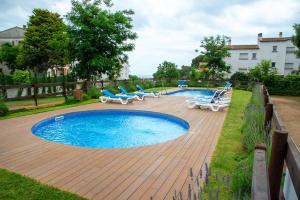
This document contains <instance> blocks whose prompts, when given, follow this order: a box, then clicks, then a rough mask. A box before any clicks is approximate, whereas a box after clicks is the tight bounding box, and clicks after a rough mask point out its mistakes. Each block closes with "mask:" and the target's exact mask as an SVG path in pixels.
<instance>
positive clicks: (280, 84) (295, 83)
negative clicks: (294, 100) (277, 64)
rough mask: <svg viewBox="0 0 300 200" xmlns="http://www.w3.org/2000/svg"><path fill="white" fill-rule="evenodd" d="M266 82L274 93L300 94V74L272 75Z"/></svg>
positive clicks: (269, 89) (270, 91) (271, 92)
mask: <svg viewBox="0 0 300 200" xmlns="http://www.w3.org/2000/svg"><path fill="white" fill-rule="evenodd" d="M264 84H265V85H266V86H267V88H268V91H269V93H270V94H272V95H291V96H300V75H287V76H286V77H283V76H272V77H268V78H267V79H266V80H264Z"/></svg>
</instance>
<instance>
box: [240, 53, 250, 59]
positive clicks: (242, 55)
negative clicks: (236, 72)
mask: <svg viewBox="0 0 300 200" xmlns="http://www.w3.org/2000/svg"><path fill="white" fill-rule="evenodd" d="M239 59H240V60H248V53H240V57H239Z"/></svg>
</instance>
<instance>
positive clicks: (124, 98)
mask: <svg viewBox="0 0 300 200" xmlns="http://www.w3.org/2000/svg"><path fill="white" fill-rule="evenodd" d="M101 93H102V94H103V95H105V96H100V97H99V100H100V102H101V103H106V102H107V101H119V102H120V103H121V104H123V105H124V104H128V103H131V102H133V97H130V96H125V95H124V96H123V95H122V96H121V95H114V94H113V93H111V92H110V91H109V90H101Z"/></svg>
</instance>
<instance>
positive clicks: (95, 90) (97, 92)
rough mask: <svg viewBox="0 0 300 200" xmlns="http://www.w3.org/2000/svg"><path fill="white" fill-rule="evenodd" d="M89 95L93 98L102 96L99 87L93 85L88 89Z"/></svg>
mask: <svg viewBox="0 0 300 200" xmlns="http://www.w3.org/2000/svg"><path fill="white" fill-rule="evenodd" d="M87 95H88V96H89V97H90V98H91V99H99V96H100V90H99V88H97V87H95V86H94V87H91V88H90V89H89V90H88V91H87Z"/></svg>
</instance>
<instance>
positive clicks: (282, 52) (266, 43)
mask: <svg viewBox="0 0 300 200" xmlns="http://www.w3.org/2000/svg"><path fill="white" fill-rule="evenodd" d="M228 47H229V48H230V54H231V56H230V57H228V58H226V59H225V62H226V63H227V64H230V65H231V74H233V73H235V72H237V71H240V72H247V71H248V70H249V69H250V68H252V67H254V66H255V65H256V64H257V63H259V62H260V61H261V60H271V62H272V66H275V67H276V68H277V72H278V74H280V75H287V74H290V73H291V72H292V71H294V70H299V67H300V58H297V57H296V55H295V50H296V49H297V48H296V47H295V46H294V45H293V43H292V41H291V38H290V37H282V32H280V33H279V36H278V37H275V38H264V37H263V36H262V33H259V34H258V37H257V44H251V45H231V44H229V45H228Z"/></svg>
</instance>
